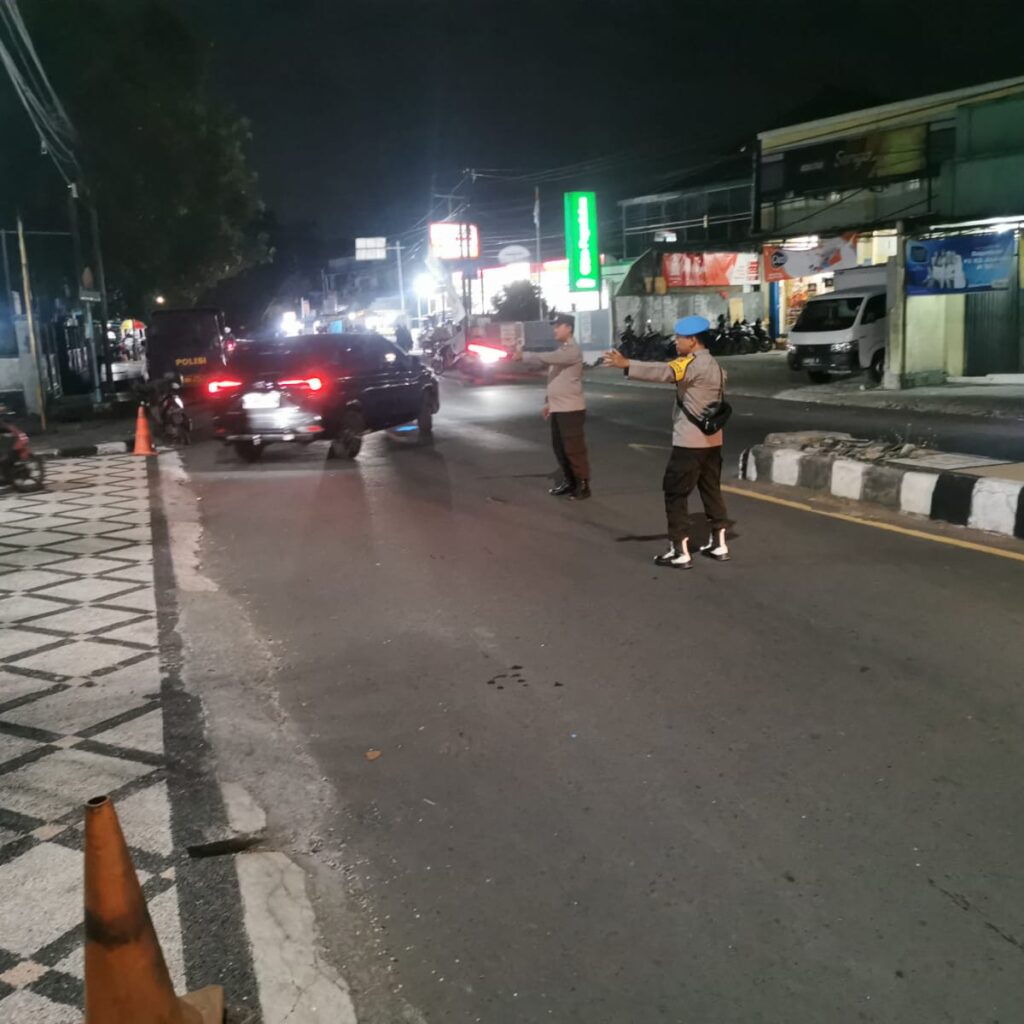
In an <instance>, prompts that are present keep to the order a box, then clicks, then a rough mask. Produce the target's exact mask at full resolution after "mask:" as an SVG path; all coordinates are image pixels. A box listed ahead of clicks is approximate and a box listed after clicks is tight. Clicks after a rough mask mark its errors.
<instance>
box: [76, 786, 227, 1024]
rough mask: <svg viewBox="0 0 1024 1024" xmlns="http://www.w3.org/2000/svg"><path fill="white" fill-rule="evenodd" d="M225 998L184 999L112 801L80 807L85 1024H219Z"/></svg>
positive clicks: (205, 993)
mask: <svg viewBox="0 0 1024 1024" xmlns="http://www.w3.org/2000/svg"><path fill="white" fill-rule="evenodd" d="M223 1019H224V992H223V989H221V988H220V987H218V986H210V987H209V988H204V989H202V990H201V991H199V992H194V993H189V994H188V995H186V996H182V998H180V999H179V998H178V997H177V996H175V994H174V988H173V986H172V985H171V976H170V974H168V972H167V964H166V963H165V962H164V955H163V952H162V951H161V949H160V943H159V942H158V941H157V937H156V932H155V931H154V930H153V922H152V921H151V920H150V917H149V911H148V910H147V909H146V901H145V900H144V899H143V896H142V887H141V886H140V885H139V880H138V877H137V876H136V874H135V868H134V867H133V866H132V860H131V855H130V854H129V853H128V847H127V845H126V844H125V841H124V836H123V835H122V833H121V825H120V823H119V822H118V820H117V812H116V811H115V810H114V805H113V804H112V803H111V801H110V798H109V797H106V796H100V797H94V798H93V799H92V800H89V801H88V802H87V803H86V805H85V1024H221V1022H222V1021H223Z"/></svg>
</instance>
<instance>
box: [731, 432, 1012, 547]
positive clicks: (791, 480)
mask: <svg viewBox="0 0 1024 1024" xmlns="http://www.w3.org/2000/svg"><path fill="white" fill-rule="evenodd" d="M739 477H740V479H741V480H747V481H750V482H754V481H757V480H761V481H764V482H766V483H772V484H781V485H783V486H789V487H801V488H804V489H806V490H815V491H827V492H828V493H830V494H831V495H833V496H834V497H837V498H847V499H849V500H852V501H863V502H867V503H869V504H874V505H882V506H884V507H886V508H890V509H894V510H895V511H897V512H904V513H909V514H911V515H918V516H924V517H925V518H927V519H933V520H935V521H937V522H942V523H949V524H951V525H953V526H966V527H970V528H971V529H974V530H987V531H989V532H991V533H999V534H1002V535H1003V536H1006V537H1016V538H1018V539H1024V481H1019V480H1006V479H1002V478H1000V477H991V476H973V475H971V474H970V473H958V472H955V471H951V470H942V471H935V470H925V469H912V468H910V467H906V466H896V465H892V464H887V463H871V462H860V461H858V460H856V459H850V458H845V457H843V456H841V455H831V454H826V453H822V452H814V451H802V450H800V449H797V448H784V447H776V446H769V445H763V444H759V445H754V446H753V447H752V448H747V449H746V450H745V451H743V452H742V453H741V454H740V459H739Z"/></svg>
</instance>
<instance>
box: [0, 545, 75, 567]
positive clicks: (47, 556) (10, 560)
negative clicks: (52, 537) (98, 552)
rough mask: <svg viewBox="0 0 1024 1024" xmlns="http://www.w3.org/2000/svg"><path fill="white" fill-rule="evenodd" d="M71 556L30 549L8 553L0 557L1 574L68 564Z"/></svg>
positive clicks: (61, 552) (57, 552)
mask: <svg viewBox="0 0 1024 1024" xmlns="http://www.w3.org/2000/svg"><path fill="white" fill-rule="evenodd" d="M70 558H71V556H70V555H69V554H67V553H66V552H64V551H47V550H46V548H28V549H25V550H20V549H19V550H17V551H6V552H4V553H3V555H0V572H6V571H7V570H8V569H32V568H35V567H37V566H40V565H52V564H53V563H55V562H66V561H68V559H70Z"/></svg>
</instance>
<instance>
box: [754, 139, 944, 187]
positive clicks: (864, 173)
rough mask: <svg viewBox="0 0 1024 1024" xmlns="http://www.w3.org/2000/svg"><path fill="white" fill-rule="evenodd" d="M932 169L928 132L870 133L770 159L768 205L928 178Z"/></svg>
mask: <svg viewBox="0 0 1024 1024" xmlns="http://www.w3.org/2000/svg"><path fill="white" fill-rule="evenodd" d="M927 163H928V126H927V125H913V126H912V127H909V128H894V129H892V130H891V131H878V132H869V133H868V134H867V135H861V136H857V137H855V138H847V139H833V140H832V141H830V142H820V143H817V144H815V145H811V146H798V147H794V148H793V149H787V150H785V151H784V152H782V153H769V154H766V155H765V157H764V158H763V160H762V161H761V181H760V193H761V197H762V198H763V199H777V198H780V197H782V196H785V195H807V194H808V193H815V192H841V191H843V190H845V189H852V188H861V187H864V186H869V185H879V184H882V183H884V182H889V181H899V180H900V179H903V178H915V177H920V176H922V175H923V174H924V173H925V171H926V169H927Z"/></svg>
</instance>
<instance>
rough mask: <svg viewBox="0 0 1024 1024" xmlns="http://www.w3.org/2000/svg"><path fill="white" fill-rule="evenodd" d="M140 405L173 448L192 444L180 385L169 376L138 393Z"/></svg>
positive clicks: (147, 385) (139, 390) (189, 417)
mask: <svg viewBox="0 0 1024 1024" xmlns="http://www.w3.org/2000/svg"><path fill="white" fill-rule="evenodd" d="M136 393H137V395H138V397H139V401H140V402H141V403H142V404H144V405H145V406H146V408H147V409H148V410H149V415H150V417H151V418H152V420H153V423H154V424H155V427H156V430H157V431H158V432H159V434H160V437H161V438H162V439H163V440H164V441H166V442H167V444H173V445H189V444H191V443H192V417H191V416H189V414H188V411H187V410H186V409H185V402H184V400H183V399H182V397H181V381H180V380H179V379H178V378H177V377H176V376H175V375H174V374H173V373H168V374H166V375H165V376H163V377H161V378H160V379H159V380H156V381H150V382H149V383H148V384H143V385H140V386H139V387H138V388H137V389H136Z"/></svg>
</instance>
